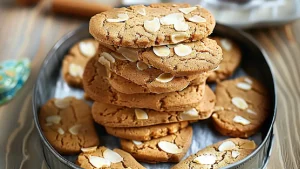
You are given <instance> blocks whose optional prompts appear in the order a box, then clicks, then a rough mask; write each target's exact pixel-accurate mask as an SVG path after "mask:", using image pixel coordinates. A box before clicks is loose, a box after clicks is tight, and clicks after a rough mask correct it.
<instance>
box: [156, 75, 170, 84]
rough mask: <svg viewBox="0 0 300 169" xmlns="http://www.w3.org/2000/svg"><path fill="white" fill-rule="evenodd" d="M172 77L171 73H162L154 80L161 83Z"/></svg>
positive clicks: (168, 80)
mask: <svg viewBox="0 0 300 169" xmlns="http://www.w3.org/2000/svg"><path fill="white" fill-rule="evenodd" d="M173 79H174V75H172V74H171V73H162V74H160V75H159V76H158V77H157V78H156V79H155V80H156V81H158V82H161V83H168V82H170V81H172V80H173Z"/></svg>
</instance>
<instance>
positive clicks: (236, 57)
mask: <svg viewBox="0 0 300 169" xmlns="http://www.w3.org/2000/svg"><path fill="white" fill-rule="evenodd" d="M211 38H212V39H214V40H215V41H216V42H217V43H218V45H220V46H221V48H222V51H223V60H222V62H221V63H220V65H219V67H217V68H216V69H215V70H214V71H212V72H211V74H210V76H209V77H208V79H207V81H208V82H216V81H221V80H225V79H227V78H228V77H230V76H231V75H232V74H233V73H234V71H235V70H236V69H237V67H238V66H239V64H240V62H241V59H242V52H241V49H240V47H239V46H238V45H237V44H236V43H235V42H233V41H232V40H230V39H226V38H221V37H211Z"/></svg>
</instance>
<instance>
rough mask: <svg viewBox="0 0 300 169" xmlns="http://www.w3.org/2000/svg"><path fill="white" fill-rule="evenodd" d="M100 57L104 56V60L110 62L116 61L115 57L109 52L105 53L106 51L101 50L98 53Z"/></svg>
mask: <svg viewBox="0 0 300 169" xmlns="http://www.w3.org/2000/svg"><path fill="white" fill-rule="evenodd" d="M100 57H104V58H105V59H106V60H108V61H109V62H110V63H115V62H116V60H115V58H114V57H113V56H112V55H111V54H109V53H107V52H102V53H101V54H100Z"/></svg>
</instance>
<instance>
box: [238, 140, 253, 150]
mask: <svg viewBox="0 0 300 169" xmlns="http://www.w3.org/2000/svg"><path fill="white" fill-rule="evenodd" d="M240 148H241V149H249V150H253V149H255V148H256V144H255V142H254V141H250V142H246V143H244V144H242V145H240Z"/></svg>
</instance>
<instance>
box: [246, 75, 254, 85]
mask: <svg viewBox="0 0 300 169" xmlns="http://www.w3.org/2000/svg"><path fill="white" fill-rule="evenodd" d="M244 81H245V82H247V83H249V84H252V83H253V82H252V80H251V79H249V78H247V77H245V79H244Z"/></svg>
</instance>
